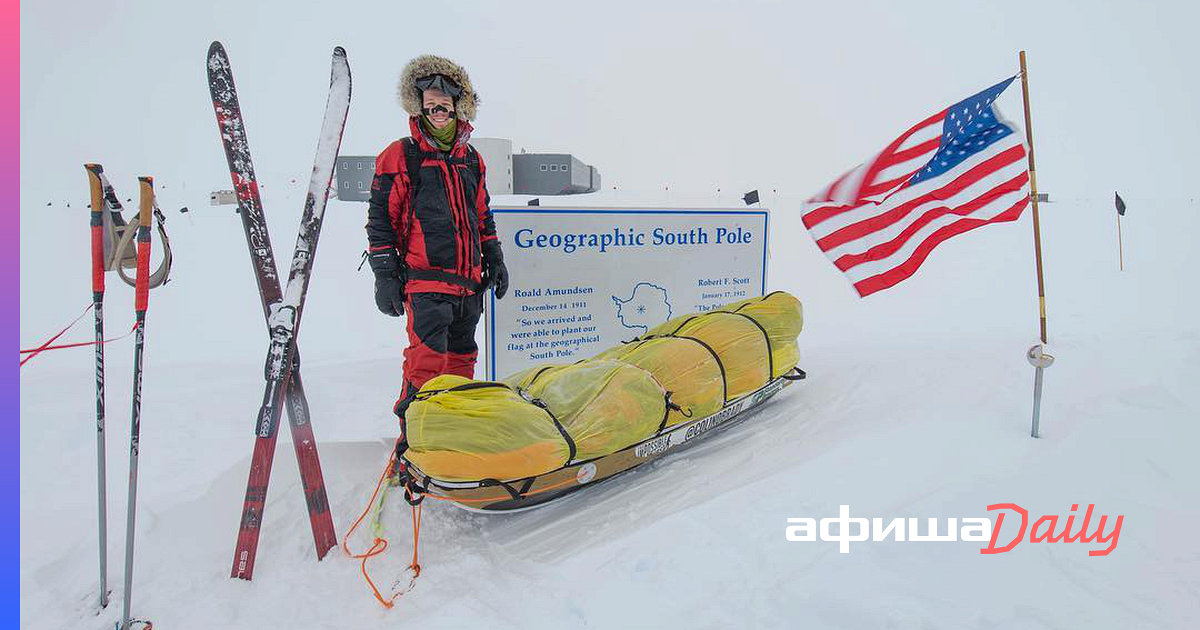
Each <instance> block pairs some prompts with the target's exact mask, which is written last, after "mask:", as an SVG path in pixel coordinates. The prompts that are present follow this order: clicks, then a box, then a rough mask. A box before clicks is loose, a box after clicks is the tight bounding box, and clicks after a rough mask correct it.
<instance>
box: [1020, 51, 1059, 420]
mask: <svg viewBox="0 0 1200 630" xmlns="http://www.w3.org/2000/svg"><path fill="white" fill-rule="evenodd" d="M1020 60H1021V97H1022V99H1023V100H1024V102H1025V144H1026V145H1027V148H1028V149H1029V153H1028V155H1029V197H1030V202H1031V204H1032V206H1033V253H1034V258H1035V260H1036V261H1037V288H1038V322H1039V328H1040V333H1041V334H1040V339H1041V344H1040V345H1037V346H1034V347H1032V348H1030V349H1029V353H1028V354H1027V358H1028V359H1029V362H1030V363H1031V364H1032V365H1033V366H1034V367H1035V368H1036V371H1035V373H1034V377H1033V428H1032V429H1031V430H1030V435H1031V436H1033V437H1035V438H1036V437H1039V433H1040V426H1039V425H1040V422H1041V413H1042V376H1043V372H1044V371H1045V369H1046V368H1047V367H1050V364H1051V363H1053V361H1054V357H1052V356H1050V355H1048V354H1045V352H1044V346H1045V345H1046V282H1045V279H1044V277H1043V275H1042V227H1041V221H1040V217H1039V215H1038V194H1037V169H1036V168H1035V167H1034V161H1033V124H1032V122H1031V121H1030V116H1029V72H1028V70H1027V69H1026V67H1025V51H1024V50H1022V51H1021V52H1020Z"/></svg>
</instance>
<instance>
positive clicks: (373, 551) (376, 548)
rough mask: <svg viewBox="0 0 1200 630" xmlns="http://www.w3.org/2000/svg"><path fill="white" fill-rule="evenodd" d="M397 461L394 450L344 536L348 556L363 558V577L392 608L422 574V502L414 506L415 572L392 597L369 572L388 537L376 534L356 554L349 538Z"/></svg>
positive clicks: (411, 565)
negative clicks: (418, 551) (386, 595)
mask: <svg viewBox="0 0 1200 630" xmlns="http://www.w3.org/2000/svg"><path fill="white" fill-rule="evenodd" d="M395 461H396V454H395V451H394V450H393V451H392V455H391V456H389V457H388V462H387V466H385V467H384V469H383V474H381V475H380V476H379V482H378V483H376V484H375V491H374V492H372V493H371V500H370V501H368V502H367V507H366V508H365V509H363V512H362V514H359V515H358V518H357V519H356V520H355V521H354V524H353V525H351V526H350V529H349V530H348V531H347V532H346V535H345V536H343V537H342V550H343V551H345V552H346V555H347V556H349V557H351V558H354V559H361V560H362V563H361V564H360V565H359V570H360V571H361V572H362V576H363V579H364V580H366V581H367V585H368V586H370V587H371V593H372V594H373V595H374V596H375V599H376V600H378V601H379V603H380V604H383V607H384V608H391V607H392V606H393V605H394V604H395V601H396V600H397V599H399V598H400V597H402V596H403V595H404V594H405V593H407V592H409V591H411V590H412V588H413V586H414V585H415V584H416V582H417V577H419V576H420V575H421V564H420V562H419V561H418V559H417V549H418V545H419V544H420V540H421V516H422V514H423V512H422V510H421V506H420V504H418V505H414V506H412V519H413V557H412V564H410V565H408V569H409V570H411V571H412V572H413V576H412V579H411V580H409V582H408V587H407V588H405V589H404V590H402V591H395V590H394V591H393V593H392V596H391V597H387V598H385V597H384V596H383V594H382V593H380V592H379V587H377V586H375V581H374V580H372V579H371V574H370V573H368V572H367V560H369V559H370V558H373V557H375V556H378V555H380V554H382V553H383V552H384V551H385V550H387V548H388V541H387V539H386V538H380V537H378V536H376V537H375V540H374V541H373V542H372V543H371V548H370V549H367V550H366V551H364V552H363V553H360V554H355V553H353V552H352V551H350V545H349V540H350V535H351V534H353V533H354V531H355V530H356V529H358V526H359V525H361V524H362V522H363V519H365V518H366V517H367V514H370V513H371V507H372V506H374V505H375V499H376V498H377V497H378V496H379V491H380V489H382V488H383V483H384V481H385V480H387V477H388V473H389V472H391V471H392V464H393V463H395ZM399 582H400V580H399V579H397V580H396V582H395V583H393V584H392V588H393V589H395V587H396V584H398V583H399Z"/></svg>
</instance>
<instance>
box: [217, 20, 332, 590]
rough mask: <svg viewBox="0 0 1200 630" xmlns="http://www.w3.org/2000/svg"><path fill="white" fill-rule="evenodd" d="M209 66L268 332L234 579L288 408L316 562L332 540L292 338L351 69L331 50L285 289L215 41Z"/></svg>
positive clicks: (250, 559)
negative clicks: (326, 89) (324, 96)
mask: <svg viewBox="0 0 1200 630" xmlns="http://www.w3.org/2000/svg"><path fill="white" fill-rule="evenodd" d="M207 66H208V79H209V90H210V92H211V94H212V98H213V108H214V110H215V112H216V116H217V124H218V127H219V130H220V132H221V139H222V142H223V143H224V146H225V155H226V158H227V160H228V162H229V170H230V175H231V177H232V179H233V185H234V189H235V191H236V193H237V197H238V207H239V211H240V214H241V217H242V224H243V227H244V228H245V232H246V239H247V243H248V245H249V248H250V255H251V259H252V262H253V265H254V270H255V275H256V278H257V281H258V287H259V294H260V296H261V298H262V303H263V312H264V315H265V316H266V319H267V327H268V331H269V332H270V335H271V345H270V350H269V351H268V354H267V361H266V366H265V374H264V375H265V377H266V388H265V391H264V393H263V403H262V407H261V408H260V410H259V414H258V417H257V420H256V423H255V437H256V439H255V445H254V454H253V455H252V457H251V463H250V478H249V481H248V482H247V485H246V497H245V502H244V504H243V507H242V518H241V521H240V523H239V529H238V538H237V548H236V550H235V552H234V560H233V570H232V571H231V577H236V578H242V579H246V580H249V579H251V578H252V577H253V574H254V560H255V555H256V553H257V548H258V536H259V530H260V526H261V525H262V518H263V509H264V507H265V504H266V497H267V486H268V484H269V482H270V476H271V466H272V463H273V460H274V454H275V443H276V438H277V436H278V433H277V429H278V425H279V420H280V416H281V413H282V408H283V407H284V406H285V405H286V406H287V409H288V416H289V420H290V422H289V424H290V425H291V430H292V442H293V444H294V445H295V449H296V456H297V458H298V460H299V463H300V475H301V480H302V483H303V485H304V490H305V500H306V503H307V505H308V510H309V520H310V521H311V525H312V529H313V537H314V540H315V542H316V552H317V557H318V559H320V558H323V557H324V556H325V554H326V553H327V552H328V551H329V549H331V548H333V547H334V546H335V545H336V544H337V538H336V534H335V533H334V531H333V523H332V520H331V518H330V516H329V502H328V498H327V496H326V491H325V485H324V481H323V480H322V477H321V469H320V462H319V460H318V457H317V451H316V440H315V438H314V437H313V432H312V426H311V422H310V417H309V414H308V404H307V401H306V400H305V398H304V390H303V387H302V385H301V381H300V378H299V373H298V367H299V356H298V354H297V352H296V347H295V339H296V333H297V330H298V328H299V323H300V315H301V312H302V310H303V306H304V294H305V292H306V290H307V288H308V279H309V276H310V273H311V270H312V262H313V255H314V254H315V252H316V246H317V240H318V238H319V236H320V230H321V223H322V219H323V218H324V213H325V206H326V202H327V200H328V197H329V187H330V183H331V182H332V180H333V171H334V164H335V162H336V160H337V153H338V149H339V147H340V145H341V138H342V131H343V129H344V128H345V123H346V115H347V113H348V110H349V106H350V89H351V80H350V66H349V64H348V62H347V60H346V51H345V50H344V49H342V48H341V47H340V46H339V47H337V48H335V49H334V51H333V60H332V70H331V76H330V86H329V97H328V100H327V102H326V109H325V117H324V121H323V124H322V126H321V135H320V138H319V139H318V143H317V156H316V160H315V162H314V164H313V171H312V176H311V178H310V180H309V188H308V194H307V195H306V198H305V205H304V214H303V216H302V218H301V221H300V233H299V236H298V238H297V242H296V250H295V253H294V256H293V259H292V265H291V267H290V273H289V278H288V284H287V289H286V292H282V291H280V287H279V277H278V273H277V271H276V267H275V261H274V256H273V254H272V250H271V244H270V238H269V236H268V233H267V228H266V221H265V218H264V216H263V210H262V201H261V198H260V197H259V193H258V183H257V181H256V179H255V176H254V167H253V164H252V162H251V160H250V151H249V145H248V143H247V141H246V132H245V124H244V121H243V120H242V117H241V108H240V106H239V103H238V99H237V91H236V88H235V87H234V83H233V74H232V70H231V68H230V64H229V57H228V55H227V54H226V53H225V49H224V47H223V46H222V45H221V44H220V42H213V44H212V46H211V47H210V48H209V54H208V63H207Z"/></svg>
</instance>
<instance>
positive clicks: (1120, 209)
mask: <svg viewBox="0 0 1200 630" xmlns="http://www.w3.org/2000/svg"><path fill="white" fill-rule="evenodd" d="M1113 194H1114V195H1116V197H1117V214H1119V215H1121V216H1125V200H1124V199H1122V198H1121V193H1116V192H1114V193H1113Z"/></svg>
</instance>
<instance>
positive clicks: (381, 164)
mask: <svg viewBox="0 0 1200 630" xmlns="http://www.w3.org/2000/svg"><path fill="white" fill-rule="evenodd" d="M456 124H457V127H458V134H457V136H456V138H455V140H454V146H453V147H452V148H451V149H450V150H449V151H439V150H438V149H437V148H436V147H435V146H434V145H433V143H432V142H431V141H430V140H429V138H428V137H427V136H426V134H425V131H424V130H423V129H421V123H420V120H419V119H418V118H417V117H416V116H413V117H412V118H410V119H409V128H410V130H411V131H412V136H411V137H408V138H404V139H401V140H397V141H395V142H393V143H391V144H390V145H388V147H387V148H386V149H384V150H383V153H380V154H379V157H377V158H376V159H375V179H374V181H373V182H372V184H371V202H370V206H369V208H368V210H367V242H368V246H369V248H370V251H371V252H378V251H382V250H386V249H388V248H395V249H396V250H397V252H398V253H399V255H400V260H401V261H402V262H403V264H404V265H405V267H407V277H408V284H407V291H408V292H409V293H430V292H433V293H449V294H452V295H470V294H472V293H475V292H477V291H479V287H480V281H481V276H482V269H481V266H480V243H482V242H484V241H489V240H494V239H495V238H496V223H495V221H493V219H492V210H491V207H490V205H489V204H490V202H491V197H490V196H489V195H488V192H487V185H486V182H485V180H486V178H487V169H486V167H485V166H484V163H483V158H482V157H481V156H480V155H479V152H478V151H476V150H475V148H474V147H472V146H471V145H469V144H467V141H468V140H469V139H470V137H471V125H470V123H468V122H467V121H465V120H459V121H458V122H457V123H456Z"/></svg>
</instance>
